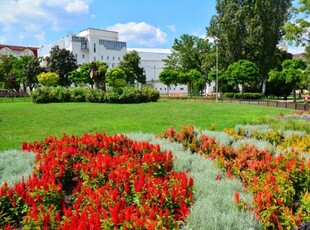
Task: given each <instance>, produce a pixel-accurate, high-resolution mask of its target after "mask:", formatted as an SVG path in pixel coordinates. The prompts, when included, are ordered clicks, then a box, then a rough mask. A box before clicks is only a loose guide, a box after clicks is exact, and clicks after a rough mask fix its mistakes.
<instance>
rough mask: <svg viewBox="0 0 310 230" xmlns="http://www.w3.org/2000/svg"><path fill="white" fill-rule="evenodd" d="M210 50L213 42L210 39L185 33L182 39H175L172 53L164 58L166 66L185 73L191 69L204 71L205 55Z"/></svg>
mask: <svg viewBox="0 0 310 230" xmlns="http://www.w3.org/2000/svg"><path fill="white" fill-rule="evenodd" d="M210 51H211V44H210V43H209V41H208V40H206V39H202V38H199V37H197V36H192V35H188V34H183V35H181V37H180V39H175V40H174V44H173V46H172V54H171V55H169V56H168V57H167V58H166V59H164V62H165V67H166V68H168V69H174V70H177V71H179V72H183V73H185V72H188V71H190V70H191V69H197V70H198V71H200V72H203V70H204V69H203V68H202V66H203V62H204V61H205V55H206V54H207V53H209V52H210Z"/></svg>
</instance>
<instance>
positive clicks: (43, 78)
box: [37, 72, 59, 87]
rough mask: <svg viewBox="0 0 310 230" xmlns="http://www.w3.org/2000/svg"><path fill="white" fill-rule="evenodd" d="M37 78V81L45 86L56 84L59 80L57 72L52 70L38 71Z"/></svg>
mask: <svg viewBox="0 0 310 230" xmlns="http://www.w3.org/2000/svg"><path fill="white" fill-rule="evenodd" d="M37 78H38V81H39V83H41V84H42V85H44V86H47V87H49V86H56V85H57V83H58V81H59V76H58V74H56V73H52V72H47V73H40V74H39V75H38V76H37Z"/></svg>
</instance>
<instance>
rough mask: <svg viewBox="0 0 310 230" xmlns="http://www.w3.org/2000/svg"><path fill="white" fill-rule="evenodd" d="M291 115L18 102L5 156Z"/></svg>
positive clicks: (1, 131) (3, 129) (7, 121)
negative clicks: (99, 135)
mask: <svg viewBox="0 0 310 230" xmlns="http://www.w3.org/2000/svg"><path fill="white" fill-rule="evenodd" d="M281 112H283V113H288V112H290V111H289V110H285V109H279V108H271V107H263V106H256V105H240V104H224V103H206V102H195V101H194V102H190V101H160V102H156V103H144V104H95V103H52V104H33V103H31V102H14V103H1V104H0V151H3V150H8V149H19V148H21V146H22V143H23V142H24V141H26V142H33V141H36V140H42V139H44V138H45V137H47V136H49V135H53V136H57V137H60V136H61V135H62V134H64V133H66V134H68V135H72V134H74V135H82V134H83V133H86V132H90V133H95V132H105V133H107V134H109V135H112V134H120V133H131V132H143V133H152V134H161V133H163V132H164V131H165V130H166V129H168V128H170V127H174V128H175V129H176V130H179V129H180V128H181V127H182V125H185V124H186V125H194V126H195V127H197V128H199V129H210V127H211V126H212V124H214V125H215V128H216V130H220V131H222V130H223V129H224V128H233V127H235V125H237V124H245V123H246V122H249V121H253V120H255V119H258V118H261V117H265V116H269V115H279V114H280V113H281Z"/></svg>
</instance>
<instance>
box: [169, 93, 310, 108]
mask: <svg viewBox="0 0 310 230" xmlns="http://www.w3.org/2000/svg"><path fill="white" fill-rule="evenodd" d="M166 98H167V99H168V100H188V101H204V102H216V99H215V98H205V97H192V98H190V97H187V96H176V95H174V96H170V97H166ZM218 103H233V104H249V105H263V106H270V107H278V108H286V109H294V110H304V111H309V110H310V104H309V103H302V102H301V103H294V102H289V101H270V100H249V99H230V98H221V99H218Z"/></svg>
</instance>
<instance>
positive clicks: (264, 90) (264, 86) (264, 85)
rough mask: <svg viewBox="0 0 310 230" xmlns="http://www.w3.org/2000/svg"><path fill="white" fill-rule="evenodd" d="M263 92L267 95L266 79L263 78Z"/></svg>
mask: <svg viewBox="0 0 310 230" xmlns="http://www.w3.org/2000/svg"><path fill="white" fill-rule="evenodd" d="M262 94H263V95H266V80H262Z"/></svg>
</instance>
